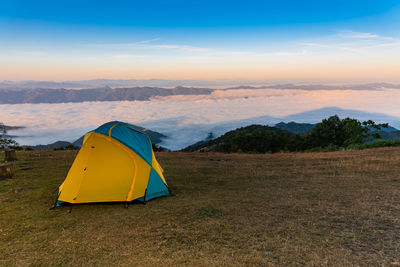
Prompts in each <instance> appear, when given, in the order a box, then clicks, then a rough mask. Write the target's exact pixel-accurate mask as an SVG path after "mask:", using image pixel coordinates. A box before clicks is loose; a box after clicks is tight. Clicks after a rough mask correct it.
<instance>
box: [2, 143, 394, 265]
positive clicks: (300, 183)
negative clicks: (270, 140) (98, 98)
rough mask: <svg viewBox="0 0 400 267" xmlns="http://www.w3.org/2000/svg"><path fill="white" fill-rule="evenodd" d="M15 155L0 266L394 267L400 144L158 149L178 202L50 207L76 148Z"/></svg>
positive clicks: (7, 184) (6, 186) (5, 193)
mask: <svg viewBox="0 0 400 267" xmlns="http://www.w3.org/2000/svg"><path fill="white" fill-rule="evenodd" d="M28 154H29V153H23V152H21V153H19V154H18V157H19V158H20V160H19V161H18V162H16V164H15V167H16V176H15V177H14V178H13V179H9V180H3V181H0V216H1V217H0V264H1V265H4V266H14V265H16V266H24V265H29V264H32V265H45V266H48V265H50V266H51V265H62V266H71V265H73V266H76V265H78V266H81V265H98V266H107V265H117V266H135V265H136V266H154V265H156V266H157V265H158V266H165V265H187V266H210V265H211V266H232V265H234V266H249V265H250V266H251V265H254V266H259V265H263V266H265V265H318V266H320V265H329V266H332V265H365V266H367V265H390V264H393V265H396V264H400V263H399V258H400V241H399V240H400V148H381V149H370V150H362V151H343V152H330V153H299V154H294V153H290V154H289V153H287V154H272V155H270V154H266V155H244V154H240V155H239V154H215V153H160V154H158V158H159V160H160V162H161V163H162V165H163V167H164V168H165V172H166V177H167V180H168V182H169V184H170V187H171V188H172V190H173V191H174V192H175V194H176V195H175V196H173V197H166V198H160V199H156V200H153V201H150V202H149V203H148V204H147V205H142V204H135V205H131V206H130V207H129V208H128V209H125V208H124V206H123V205H122V204H112V205H111V204H110V205H105V204H102V205H83V206H75V207H74V208H73V210H72V213H71V214H70V213H68V210H69V208H59V209H56V210H53V211H49V207H50V206H51V205H52V204H53V201H54V198H55V197H56V192H55V189H56V188H57V186H58V185H59V184H60V183H61V182H62V180H63V179H64V177H65V174H66V172H67V170H68V167H69V165H70V164H71V162H72V160H73V158H74V152H70V151H59V152H46V153H43V152H42V153H41V154H42V156H41V157H39V158H36V157H29V156H28Z"/></svg>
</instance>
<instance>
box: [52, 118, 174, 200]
mask: <svg viewBox="0 0 400 267" xmlns="http://www.w3.org/2000/svg"><path fill="white" fill-rule="evenodd" d="M58 192H59V194H58V198H57V201H56V204H55V206H62V205H66V204H76V203H93V202H130V201H133V200H138V201H141V202H146V201H148V200H150V199H153V198H157V197H161V196H166V195H169V190H168V186H167V182H166V181H165V178H164V176H163V169H162V168H161V166H160V164H159V163H158V162H157V160H156V158H155V156H154V152H153V149H152V145H151V141H150V138H149V137H148V136H147V134H145V133H143V132H141V131H139V130H137V129H136V128H135V126H133V125H130V124H128V123H124V122H119V121H112V122H108V123H105V124H103V125H101V126H100V127H98V128H97V129H96V130H94V131H91V132H89V133H87V134H86V135H85V136H84V139H83V144H82V147H81V149H80V150H79V153H78V155H77V156H76V158H75V161H74V162H73V164H72V166H71V168H70V170H69V172H68V175H67V177H66V178H65V180H64V182H63V183H62V184H61V186H60V187H59V191H58Z"/></svg>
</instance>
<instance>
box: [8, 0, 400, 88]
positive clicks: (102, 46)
mask: <svg viewBox="0 0 400 267" xmlns="http://www.w3.org/2000/svg"><path fill="white" fill-rule="evenodd" d="M399 29H400V2H399V1H398V0H380V1H376V0H374V1H370V0H363V1H359V0H353V1H348V0H346V1H344V0H336V1H329V0H326V1H314V0H311V1H288V0H286V1H285V0H282V1H276V0H274V1H269V0H265V1H251V0H249V1H235V0H231V1H216V0H214V1H208V0H204V1H121V0H114V1H103V0H97V1H89V0H87V1H83V0H81V1H76V0H68V1H65V0H59V1H54V0H53V1H41V0H37V1H30V0H0V80H16V81H18V80H55V81H65V80H82V79H97V78H109V79H151V78H160V79H199V80H213V79H247V80H285V81H290V80H300V81H302V80H304V81H313V80H318V81H320V80H326V81H399V80H400V77H399V76H400V75H399V70H400V31H399Z"/></svg>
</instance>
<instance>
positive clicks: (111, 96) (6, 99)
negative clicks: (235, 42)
mask: <svg viewBox="0 0 400 267" xmlns="http://www.w3.org/2000/svg"><path fill="white" fill-rule="evenodd" d="M212 91H213V90H212V89H208V88H193V87H181V86H178V87H175V88H173V89H167V88H159V87H129V88H114V89H113V88H111V87H104V88H96V89H80V90H75V89H40V88H38V89H21V90H11V89H10V90H0V104H24V103H35V104H36V103H68V102H85V101H122V100H128V101H133V100H141V101H143V100H149V99H150V98H151V97H154V96H170V95H206V94H210V93H211V92H212Z"/></svg>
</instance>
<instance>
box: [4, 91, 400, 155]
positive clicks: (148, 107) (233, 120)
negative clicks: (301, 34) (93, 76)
mask: <svg viewBox="0 0 400 267" xmlns="http://www.w3.org/2000/svg"><path fill="white" fill-rule="evenodd" d="M399 99H400V90H395V89H384V90H379V91H368V90H365V91H364V90H357V91H352V90H313V91H310V90H279V89H265V90H263V89H256V90H225V91H222V90H220V91H215V92H214V93H213V94H211V95H209V96H192V95H186V96H174V97H165V98H157V99H152V100H151V101H115V102H83V103H64V104H17V105H0V121H2V122H4V123H6V124H8V125H24V126H27V128H26V129H25V130H20V131H15V132H14V134H19V135H23V136H30V137H26V138H19V139H18V141H20V143H22V144H38V143H42V144H47V143H51V142H55V141H58V140H66V141H74V140H75V139H77V138H79V137H80V136H81V135H83V134H84V133H85V132H87V131H89V130H92V129H94V128H95V127H97V126H99V125H100V124H102V123H104V122H107V121H111V120H121V121H127V122H130V123H133V124H138V125H142V126H145V127H147V128H149V129H153V130H156V131H160V132H162V133H164V134H166V135H168V136H169V137H170V138H169V139H167V140H166V141H165V143H164V145H166V146H168V147H169V148H172V149H179V148H182V147H184V146H186V145H189V144H192V143H195V142H197V141H199V140H202V139H204V138H205V137H206V136H207V134H208V133H209V132H210V131H211V132H213V133H215V134H221V133H223V132H224V131H226V130H229V129H233V128H235V127H239V126H244V125H246V124H251V123H261V124H273V123H276V122H278V121H277V120H279V119H276V118H282V117H285V116H288V115H290V114H295V113H299V112H304V111H307V110H311V109H318V108H322V107H326V106H337V107H340V108H344V109H356V110H364V111H368V112H377V113H385V114H389V115H392V116H397V117H400V108H399V105H398V100H399ZM371 119H374V118H371ZM398 121H399V120H397V124H398V125H397V124H394V125H395V126H398V127H399V126H400V123H399V122H398ZM393 123H396V122H393Z"/></svg>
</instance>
